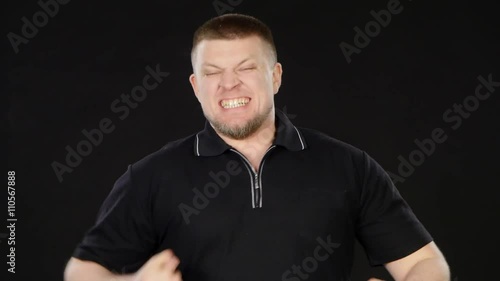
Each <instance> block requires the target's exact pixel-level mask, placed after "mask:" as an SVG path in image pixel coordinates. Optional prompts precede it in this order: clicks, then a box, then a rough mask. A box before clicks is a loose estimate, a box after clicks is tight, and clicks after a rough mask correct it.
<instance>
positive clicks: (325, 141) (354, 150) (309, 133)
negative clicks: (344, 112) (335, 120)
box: [297, 127, 365, 158]
mask: <svg viewBox="0 0 500 281" xmlns="http://www.w3.org/2000/svg"><path fill="white" fill-rule="evenodd" d="M297 129H298V130H299V131H300V132H301V133H302V135H303V136H304V139H305V141H306V143H307V146H308V148H309V149H311V150H312V151H322V152H323V153H334V154H335V155H337V156H339V155H343V156H351V157H355V158H363V157H364V154H365V152H364V151H363V150H362V149H361V148H359V147H356V146H354V145H352V144H350V143H348V142H345V141H343V140H340V139H338V138H335V137H333V136H330V135H328V134H326V133H324V132H321V131H318V130H316V129H312V128H304V127H297Z"/></svg>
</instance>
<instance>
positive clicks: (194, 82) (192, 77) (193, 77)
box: [189, 73, 200, 101]
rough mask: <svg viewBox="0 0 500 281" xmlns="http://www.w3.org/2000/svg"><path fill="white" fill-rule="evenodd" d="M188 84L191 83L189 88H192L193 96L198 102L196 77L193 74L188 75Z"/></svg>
mask: <svg viewBox="0 0 500 281" xmlns="http://www.w3.org/2000/svg"><path fill="white" fill-rule="evenodd" d="M189 83H191V87H192V88H193V92H194V95H195V96H196V98H197V99H198V101H199V100H200V99H199V98H198V84H197V82H196V76H195V75H194V73H192V74H191V75H189Z"/></svg>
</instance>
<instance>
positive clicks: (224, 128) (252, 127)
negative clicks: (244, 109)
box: [205, 106, 273, 140]
mask: <svg viewBox="0 0 500 281" xmlns="http://www.w3.org/2000/svg"><path fill="white" fill-rule="evenodd" d="M272 109H273V106H270V107H269V108H267V109H266V110H265V111H264V112H262V113H259V114H257V116H255V117H253V118H252V119H250V120H248V121H247V122H246V123H245V124H243V125H241V126H238V125H234V126H231V125H229V124H227V123H222V122H219V121H217V120H215V119H212V118H209V117H208V116H207V115H206V114H205V118H207V120H208V122H210V124H212V126H213V127H214V128H215V130H216V131H217V132H219V133H220V134H223V135H224V136H226V137H229V138H232V139H235V140H242V139H245V138H247V137H249V136H251V135H252V134H254V133H255V132H256V131H257V130H258V129H259V128H260V127H261V126H262V124H264V122H265V121H266V119H267V118H268V117H269V114H271V112H272Z"/></svg>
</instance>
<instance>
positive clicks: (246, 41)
mask: <svg viewBox="0 0 500 281" xmlns="http://www.w3.org/2000/svg"><path fill="white" fill-rule="evenodd" d="M265 53H266V47H265V43H264V41H263V40H262V39H260V37H258V36H248V37H245V38H238V39H231V40H225V39H214V40H203V41H201V42H200V43H199V44H198V46H197V47H196V49H195V55H196V57H197V58H198V60H199V61H201V62H205V61H206V60H213V59H231V58H234V59H238V58H241V57H251V58H259V57H260V56H263V55H265Z"/></svg>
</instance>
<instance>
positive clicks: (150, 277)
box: [134, 249, 182, 281]
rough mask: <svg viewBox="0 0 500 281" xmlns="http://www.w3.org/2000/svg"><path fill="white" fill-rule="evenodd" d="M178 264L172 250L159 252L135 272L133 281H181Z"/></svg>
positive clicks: (177, 259)
mask: <svg viewBox="0 0 500 281" xmlns="http://www.w3.org/2000/svg"><path fill="white" fill-rule="evenodd" d="M179 262H180V261H179V258H177V257H176V256H175V255H174V252H173V251H172V250H170V249H168V250H164V251H161V252H159V253H158V254H156V255H154V256H152V257H151V258H150V259H149V260H148V261H147V262H146V263H145V264H144V265H143V266H142V267H141V268H140V269H139V271H137V273H136V274H135V279H134V281H182V277H181V272H180V271H179V270H177V266H178V265H179Z"/></svg>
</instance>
